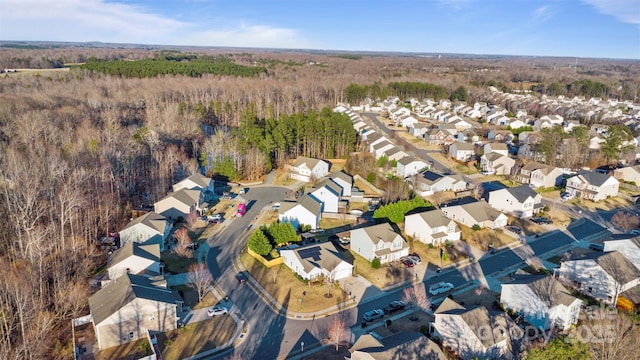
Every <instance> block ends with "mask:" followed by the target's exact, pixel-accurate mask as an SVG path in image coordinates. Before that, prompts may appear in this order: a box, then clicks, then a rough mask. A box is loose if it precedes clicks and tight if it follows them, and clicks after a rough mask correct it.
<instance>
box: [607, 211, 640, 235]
mask: <svg viewBox="0 0 640 360" xmlns="http://www.w3.org/2000/svg"><path fill="white" fill-rule="evenodd" d="M611 223H612V224H613V225H614V226H617V227H619V228H621V229H622V230H624V231H625V232H626V231H629V230H631V229H635V228H637V227H638V225H640V219H639V218H638V216H637V215H636V214H634V213H630V212H627V211H618V212H617V213H615V214H614V215H613V217H612V218H611Z"/></svg>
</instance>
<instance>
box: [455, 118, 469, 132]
mask: <svg viewBox="0 0 640 360" xmlns="http://www.w3.org/2000/svg"><path fill="white" fill-rule="evenodd" d="M449 124H451V125H453V126H455V127H456V130H458V131H464V130H469V129H471V128H473V125H472V124H471V123H470V122H468V121H466V120H464V119H455V120H452V121H450V122H449Z"/></svg>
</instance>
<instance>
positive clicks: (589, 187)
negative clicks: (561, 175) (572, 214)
mask: <svg viewBox="0 0 640 360" xmlns="http://www.w3.org/2000/svg"><path fill="white" fill-rule="evenodd" d="M619 185H620V182H619V181H618V180H616V178H614V177H613V176H609V175H605V174H601V173H598V172H595V171H580V172H578V173H577V174H576V175H574V176H572V177H570V178H568V179H567V185H566V189H567V192H568V193H571V194H574V195H576V197H580V198H583V199H589V200H592V201H600V200H604V199H606V198H607V197H609V196H618V187H619Z"/></svg>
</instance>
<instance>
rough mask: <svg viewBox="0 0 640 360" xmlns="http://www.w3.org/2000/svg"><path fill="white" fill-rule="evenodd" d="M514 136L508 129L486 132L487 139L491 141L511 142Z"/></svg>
mask: <svg viewBox="0 0 640 360" xmlns="http://www.w3.org/2000/svg"><path fill="white" fill-rule="evenodd" d="M514 138H515V137H514V135H513V133H512V132H511V131H509V130H490V131H489V132H488V133H487V139H488V140H489V141H493V142H511V141H513V139H514Z"/></svg>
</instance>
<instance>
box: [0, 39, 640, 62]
mask: <svg viewBox="0 0 640 360" xmlns="http://www.w3.org/2000/svg"><path fill="white" fill-rule="evenodd" d="M20 44H60V45H64V46H74V45H80V46H83V45H84V46H86V47H87V48H91V47H92V46H90V45H104V46H95V47H94V48H115V49H118V48H140V49H142V48H158V49H161V48H167V49H230V50H259V51H273V52H277V51H282V52H301V53H311V54H313V53H320V54H319V55H331V54H340V53H343V54H354V55H363V56H375V55H398V56H403V55H404V56H417V57H421V56H422V55H428V56H427V57H429V58H433V57H438V56H442V57H455V58H464V57H468V58H473V57H477V58H499V57H503V58H541V59H543V58H548V59H551V58H553V59H567V60H570V59H584V60H612V61H632V62H640V59H632V58H605V57H599V58H597V57H584V56H563V55H558V56H556V55H517V54H516V55H514V54H479V53H478V54H476V53H444V52H415V51H393V50H342V49H311V48H309V49H305V48H267V47H251V46H210V45H172V44H143V43H116V42H104V41H63V40H0V48H5V49H7V48H13V47H12V46H7V45H20ZM15 48H20V47H19V46H16V47H15ZM46 48H55V47H43V49H46ZM26 50H38V49H26ZM322 53H325V54H322Z"/></svg>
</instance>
